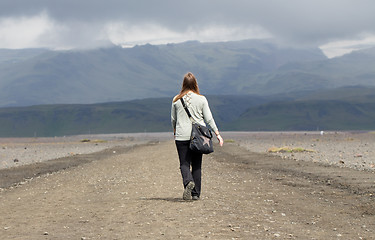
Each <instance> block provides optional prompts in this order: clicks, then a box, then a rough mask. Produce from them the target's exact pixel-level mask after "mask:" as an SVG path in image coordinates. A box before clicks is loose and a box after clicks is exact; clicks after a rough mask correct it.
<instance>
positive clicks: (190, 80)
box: [173, 72, 200, 102]
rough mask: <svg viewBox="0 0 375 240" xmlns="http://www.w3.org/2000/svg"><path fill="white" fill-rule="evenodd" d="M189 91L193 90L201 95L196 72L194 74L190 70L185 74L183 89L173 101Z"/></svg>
mask: <svg viewBox="0 0 375 240" xmlns="http://www.w3.org/2000/svg"><path fill="white" fill-rule="evenodd" d="M189 91H192V92H194V93H196V94H199V95H200V93H199V87H198V82H197V79H196V78H195V76H194V74H192V73H191V72H188V73H186V74H185V76H184V81H183V82H182V88H181V91H180V93H179V94H178V95H177V96H176V97H175V99H174V100H173V102H176V101H178V100H180V99H181V98H182V97H183V96H184V95H185V94H186V93H188V92H189Z"/></svg>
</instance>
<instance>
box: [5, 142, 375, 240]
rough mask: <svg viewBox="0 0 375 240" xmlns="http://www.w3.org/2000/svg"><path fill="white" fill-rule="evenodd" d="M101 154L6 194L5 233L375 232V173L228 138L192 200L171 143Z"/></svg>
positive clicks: (207, 164)
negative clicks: (185, 194) (264, 150)
mask: <svg viewBox="0 0 375 240" xmlns="http://www.w3.org/2000/svg"><path fill="white" fill-rule="evenodd" d="M98 156H100V158H101V159H97V160H95V161H91V162H88V163H85V164H83V165H79V166H75V167H72V168H68V169H65V170H61V171H59V172H57V173H53V174H48V175H42V176H41V177H38V178H35V179H33V180H32V181H30V182H28V183H26V184H23V185H20V186H17V187H14V188H10V189H6V190H4V191H2V192H0V239H4V240H5V239H374V238H375V199H374V195H373V194H374V189H375V182H374V180H375V177H374V174H373V173H368V172H360V171H356V170H350V169H344V168H336V167H332V166H330V167H327V166H324V165H319V164H314V163H308V162H297V161H293V160H287V159H281V158H279V157H275V156H270V155H263V154H256V153H251V152H248V151H247V150H245V149H243V148H240V147H238V146H237V145H235V144H226V145H225V146H224V147H223V148H221V149H219V148H218V147H216V152H215V153H214V154H211V155H209V156H206V157H205V159H204V164H203V182H202V187H203V189H202V199H201V200H199V201H194V202H191V201H182V200H181V197H182V183H181V176H180V172H179V164H178V160H177V153H176V150H175V146H174V143H173V142H171V141H169V142H162V143H157V144H150V145H146V146H138V147H135V148H131V149H130V148H129V149H127V150H124V151H116V152H115V153H114V152H113V151H112V152H109V153H107V155H105V157H104V156H103V155H98Z"/></svg>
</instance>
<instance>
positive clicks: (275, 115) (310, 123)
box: [231, 87, 375, 131]
mask: <svg viewBox="0 0 375 240" xmlns="http://www.w3.org/2000/svg"><path fill="white" fill-rule="evenodd" d="M298 98H299V100H294V101H281V102H272V103H267V104H263V105H260V106H255V107H251V108H249V109H248V110H247V111H246V112H244V113H243V114H242V115H241V116H240V117H239V118H238V119H237V120H235V121H234V122H233V123H232V124H231V125H232V126H234V128H233V129H232V130H241V131H244V130H252V131H259V130H267V131H273V130H283V131H290V130H317V129H320V130H370V129H375V88H364V87H345V88H339V89H335V90H329V91H319V92H314V93H310V94H306V96H304V97H298Z"/></svg>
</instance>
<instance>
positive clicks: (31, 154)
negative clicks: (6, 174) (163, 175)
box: [0, 133, 170, 169]
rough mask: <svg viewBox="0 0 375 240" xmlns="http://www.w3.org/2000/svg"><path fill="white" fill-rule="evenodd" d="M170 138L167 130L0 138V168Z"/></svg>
mask: <svg viewBox="0 0 375 240" xmlns="http://www.w3.org/2000/svg"><path fill="white" fill-rule="evenodd" d="M168 138H169V139H170V133H138V134H136V133H135V134H99V135H78V136H68V137H55V138H0V169H4V168H11V167H17V166H21V165H26V164H31V163H37V162H43V161H47V160H51V159H57V158H62V157H68V156H74V155H81V154H88V153H94V152H99V151H102V150H104V149H109V148H113V147H118V146H124V147H125V146H133V145H136V144H142V143H147V142H150V141H159V140H163V139H168Z"/></svg>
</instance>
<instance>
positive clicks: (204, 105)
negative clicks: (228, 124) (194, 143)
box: [171, 92, 218, 141]
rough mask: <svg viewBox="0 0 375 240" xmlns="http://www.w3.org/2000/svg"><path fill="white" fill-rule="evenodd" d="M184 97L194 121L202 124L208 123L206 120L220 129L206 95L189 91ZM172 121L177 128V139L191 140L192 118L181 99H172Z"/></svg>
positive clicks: (213, 126) (213, 128) (212, 126)
mask: <svg viewBox="0 0 375 240" xmlns="http://www.w3.org/2000/svg"><path fill="white" fill-rule="evenodd" d="M183 98H184V101H185V104H186V105H187V108H188V109H189V112H190V114H191V116H192V118H193V121H194V122H196V123H199V124H201V125H206V124H205V122H206V123H207V124H208V125H209V126H210V127H211V129H212V130H213V131H218V129H217V127H216V124H215V120H214V118H213V117H212V113H211V110H210V107H209V106H208V102H207V99H206V97H204V96H202V95H198V94H196V93H193V92H188V93H187V94H186V95H185V96H183ZM174 99H175V98H173V100H174ZM171 122H172V127H173V129H176V136H175V140H178V141H186V140H190V134H191V120H190V119H189V117H188V115H187V113H186V111H185V109H184V107H183V105H182V103H181V101H180V100H178V101H176V102H173V101H172V109H171Z"/></svg>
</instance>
